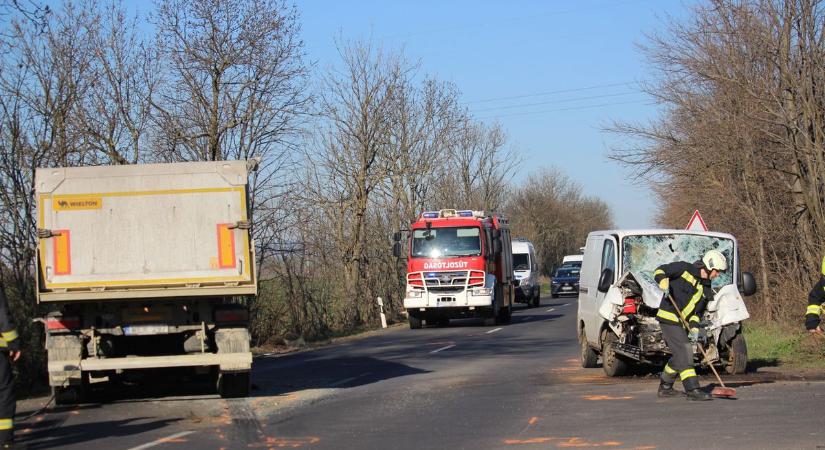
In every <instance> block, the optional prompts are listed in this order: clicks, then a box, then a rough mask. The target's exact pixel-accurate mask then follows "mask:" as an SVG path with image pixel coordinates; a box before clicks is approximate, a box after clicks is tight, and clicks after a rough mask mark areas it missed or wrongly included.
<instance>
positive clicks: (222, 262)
mask: <svg viewBox="0 0 825 450" xmlns="http://www.w3.org/2000/svg"><path fill="white" fill-rule="evenodd" d="M230 225H232V224H229V223H219V224H218V267H220V268H221V269H231V268H234V267H235V264H236V262H235V230H232V229H230V228H229V226H230Z"/></svg>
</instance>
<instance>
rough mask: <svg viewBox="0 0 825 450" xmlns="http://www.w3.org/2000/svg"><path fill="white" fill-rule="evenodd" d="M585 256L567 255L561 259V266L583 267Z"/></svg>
mask: <svg viewBox="0 0 825 450" xmlns="http://www.w3.org/2000/svg"><path fill="white" fill-rule="evenodd" d="M583 260H584V255H567V256H565V257H563V258H562V259H561V265H562V267H564V266H579V267H581V265H582V261H583Z"/></svg>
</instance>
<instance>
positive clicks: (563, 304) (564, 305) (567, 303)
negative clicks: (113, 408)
mask: <svg viewBox="0 0 825 450" xmlns="http://www.w3.org/2000/svg"><path fill="white" fill-rule="evenodd" d="M569 304H570V303H565V304H563V305H561V306H567V305H569Z"/></svg>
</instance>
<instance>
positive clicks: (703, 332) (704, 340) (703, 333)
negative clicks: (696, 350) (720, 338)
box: [696, 327, 708, 347]
mask: <svg viewBox="0 0 825 450" xmlns="http://www.w3.org/2000/svg"><path fill="white" fill-rule="evenodd" d="M696 342H698V343H699V344H701V345H702V346H703V347H704V346H705V345H708V329H707V328H705V327H702V328H699V334H698V336H697V337H696Z"/></svg>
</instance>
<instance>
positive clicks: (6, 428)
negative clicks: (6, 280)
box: [0, 285, 20, 448]
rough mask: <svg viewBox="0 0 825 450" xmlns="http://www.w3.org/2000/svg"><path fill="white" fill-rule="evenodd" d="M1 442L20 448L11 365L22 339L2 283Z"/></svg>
mask: <svg viewBox="0 0 825 450" xmlns="http://www.w3.org/2000/svg"><path fill="white" fill-rule="evenodd" d="M0 351H2V352H3V353H5V354H4V355H3V356H2V357H0V443H2V446H3V447H2V448H18V446H15V445H14V411H15V409H16V405H15V400H14V380H13V379H12V370H11V365H12V363H14V362H17V360H18V359H20V339H18V337H17V329H16V328H15V327H14V320H13V319H12V317H11V314H10V313H9V305H8V303H7V302H6V294H5V291H4V289H3V286H2V285H0Z"/></svg>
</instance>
